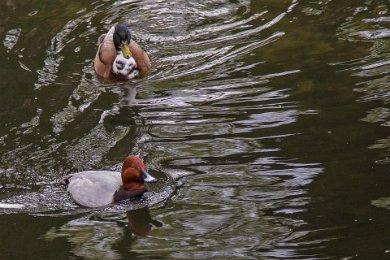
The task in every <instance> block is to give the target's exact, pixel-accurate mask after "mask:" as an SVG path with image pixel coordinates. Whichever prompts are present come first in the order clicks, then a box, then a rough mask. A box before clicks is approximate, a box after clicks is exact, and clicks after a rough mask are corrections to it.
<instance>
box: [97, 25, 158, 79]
mask: <svg viewBox="0 0 390 260" xmlns="http://www.w3.org/2000/svg"><path fill="white" fill-rule="evenodd" d="M98 45H99V47H98V49H97V52H96V55H95V60H94V69H95V72H96V74H97V75H98V76H99V77H101V78H103V79H111V80H112V79H120V80H129V79H132V78H136V77H143V76H144V75H145V74H146V73H147V72H148V71H149V70H150V68H151V64H150V59H149V56H148V54H147V53H146V51H145V50H144V49H143V48H142V47H141V46H139V45H138V43H137V42H135V41H134V39H133V38H132V34H131V32H130V30H129V28H128V27H127V26H126V25H125V24H124V23H122V22H118V23H116V24H114V25H113V26H112V27H111V28H110V30H108V32H107V33H105V34H102V35H101V36H100V37H99V39H98Z"/></svg>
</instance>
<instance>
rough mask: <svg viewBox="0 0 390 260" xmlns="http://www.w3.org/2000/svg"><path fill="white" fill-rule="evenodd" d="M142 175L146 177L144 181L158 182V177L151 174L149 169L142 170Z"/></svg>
mask: <svg viewBox="0 0 390 260" xmlns="http://www.w3.org/2000/svg"><path fill="white" fill-rule="evenodd" d="M141 173H142V177H143V178H144V182H156V181H157V179H156V178H154V177H153V176H152V175H150V174H149V173H148V172H147V171H144V170H141Z"/></svg>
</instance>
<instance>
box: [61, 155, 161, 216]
mask: <svg viewBox="0 0 390 260" xmlns="http://www.w3.org/2000/svg"><path fill="white" fill-rule="evenodd" d="M156 181H157V179H156V178H154V177H153V176H152V175H150V174H149V173H148V172H147V170H146V166H145V164H144V162H143V161H142V159H141V158H139V157H138V156H135V155H129V156H127V157H126V158H125V159H124V161H123V165H122V169H121V172H120V173H119V172H115V171H104V170H97V171H82V172H77V173H73V174H70V175H68V176H66V177H65V178H64V182H65V184H66V185H67V186H68V187H67V191H68V193H69V194H70V196H71V198H72V199H73V200H74V201H75V202H76V203H77V204H78V205H81V206H84V207H88V208H96V207H104V206H108V205H110V204H112V203H117V202H120V201H123V200H126V199H131V198H136V197H142V195H143V194H144V193H145V192H146V191H147V189H146V188H145V182H156Z"/></svg>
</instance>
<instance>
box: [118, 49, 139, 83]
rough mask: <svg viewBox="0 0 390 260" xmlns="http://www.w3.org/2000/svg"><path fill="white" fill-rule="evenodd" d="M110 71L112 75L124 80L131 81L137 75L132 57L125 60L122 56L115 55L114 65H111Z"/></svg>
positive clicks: (135, 64) (137, 71)
mask: <svg viewBox="0 0 390 260" xmlns="http://www.w3.org/2000/svg"><path fill="white" fill-rule="evenodd" d="M112 71H113V73H114V74H117V75H119V76H120V77H123V78H126V79H132V78H135V77H137V76H138V75H139V70H138V68H137V63H135V60H134V58H133V57H130V58H128V59H126V58H125V57H123V55H122V54H118V55H116V58H115V60H114V63H113V64H112Z"/></svg>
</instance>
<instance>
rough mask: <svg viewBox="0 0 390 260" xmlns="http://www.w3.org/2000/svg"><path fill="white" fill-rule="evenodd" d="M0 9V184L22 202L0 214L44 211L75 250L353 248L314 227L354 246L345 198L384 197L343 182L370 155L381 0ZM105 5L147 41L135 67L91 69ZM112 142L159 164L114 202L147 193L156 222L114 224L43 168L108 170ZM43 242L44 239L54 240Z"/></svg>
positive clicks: (211, 252) (297, 251)
mask: <svg viewBox="0 0 390 260" xmlns="http://www.w3.org/2000/svg"><path fill="white" fill-rule="evenodd" d="M379 2H380V1H379ZM4 8H5V9H3V10H6V11H0V12H1V13H3V12H4V13H3V14H4V16H3V17H4V18H0V21H1V22H2V23H1V25H0V33H1V36H2V37H3V48H2V49H1V50H0V58H1V59H2V60H3V61H2V66H3V67H4V69H3V70H1V72H0V73H1V74H0V76H1V77H2V78H3V79H4V81H3V83H0V89H1V90H4V91H3V94H2V95H1V97H0V101H1V102H0V104H1V105H0V118H1V121H2V122H4V123H3V128H2V129H0V146H1V150H0V181H1V184H0V185H1V186H0V190H1V194H0V199H1V203H9V204H10V205H16V206H15V207H17V205H25V206H24V207H23V208H14V209H2V211H1V212H2V213H13V214H2V215H1V216H2V217H3V219H4V220H2V221H3V222H4V223H7V221H12V216H14V215H17V216H19V214H21V215H22V214H23V213H28V214H31V215H33V216H34V218H35V221H36V223H37V225H39V223H41V222H42V223H43V222H45V221H46V220H47V218H55V219H60V220H61V221H58V222H61V223H58V222H56V224H53V225H52V226H50V227H49V228H47V229H41V230H40V234H39V236H40V237H41V238H44V239H42V240H45V243H50V244H54V242H55V243H57V244H64V243H66V244H67V245H68V244H70V247H71V249H70V252H67V251H66V252H65V254H66V255H72V256H79V257H87V258H88V257H95V258H96V257H98V256H99V257H102V258H107V259H116V258H125V257H138V258H158V257H161V258H167V259H172V258H178V259H190V258H200V259H204V258H226V257H229V258H235V259H258V258H261V257H265V258H277V259H279V258H327V257H330V258H332V257H340V258H341V257H350V256H352V255H354V254H355V253H356V251H358V250H360V249H359V247H354V246H349V247H348V246H346V247H348V248H349V249H350V250H347V251H346V252H342V253H340V251H338V248H335V247H334V246H333V244H332V241H333V240H336V241H339V243H340V247H342V246H345V245H349V243H350V244H352V245H355V243H357V242H356V241H352V242H350V241H347V242H345V241H346V240H345V238H346V237H348V235H346V234H345V233H343V231H345V230H346V229H348V228H352V227H350V226H349V225H352V224H351V222H352V223H354V220H356V219H359V217H361V216H367V219H368V218H370V217H371V218H372V214H373V213H372V212H371V210H370V208H369V209H367V207H371V205H370V203H366V202H363V201H371V200H373V205H379V204H378V203H377V202H378V201H379V200H375V199H378V198H386V197H388V196H389V195H388V194H386V192H379V190H380V189H379V190H378V192H376V193H375V194H372V195H371V194H370V196H369V197H364V199H362V197H359V196H360V195H357V194H355V193H358V192H359V191H361V192H362V193H364V192H365V191H366V190H371V188H370V187H371V186H369V185H371V182H370V181H371V179H370V180H366V179H365V177H363V176H365V175H363V174H361V175H359V173H360V171H363V170H366V169H371V168H370V167H371V164H378V165H382V164H388V153H389V147H390V145H388V143H389V138H388V134H382V132H386V131H382V132H381V134H377V135H375V136H374V138H372V133H376V132H377V129H376V125H379V127H381V128H382V127H388V125H389V123H388V115H389V114H390V113H389V109H388V108H387V107H386V104H387V103H388V102H387V101H388V100H387V97H388V94H387V92H388V91H387V88H388V85H389V84H388V79H389V77H388V71H389V64H390V63H389V57H388V56H389V55H388V54H389V52H388V49H389V48H388V46H389V41H388V36H389V33H388V28H387V27H386V25H387V24H388V21H389V19H388V10H387V9H388V8H387V6H386V5H385V4H375V5H374V4H370V3H367V4H364V5H360V4H355V5H354V6H349V5H348V4H347V3H344V4H339V5H336V4H335V3H333V2H332V1H322V2H319V3H314V2H311V3H305V2H302V1H295V0H293V1H281V2H278V3H275V2H274V1H265V2H262V3H260V2H254V1H247V0H240V1H225V0H218V1H207V2H204V3H201V2H196V1H180V0H179V1H174V2H172V1H171V2H166V1H157V2H156V1H116V2H114V3H111V2H109V1H95V2H94V1H90V2H89V3H85V2H78V1H75V2H72V1H58V3H56V6H51V5H48V4H47V5H44V4H39V3H38V1H32V2H31V3H28V4H26V5H23V4H21V3H14V1H7V2H6V4H5V7H4ZM22 10H23V11H22ZM6 12H9V14H8V13H6ZM11 15H13V16H15V20H13V21H11V20H10V19H9V18H8V17H11ZM54 16H55V18H53V17H54ZM118 20H122V21H124V22H126V23H129V24H131V28H132V30H133V35H134V38H135V39H136V40H137V41H138V42H140V43H141V45H142V46H144V47H145V49H146V50H147V51H148V52H149V54H150V56H151V59H152V63H153V67H152V71H151V73H150V74H149V75H148V76H146V77H145V78H144V79H139V80H134V81H131V82H129V83H118V82H101V81H99V80H98V79H96V78H95V75H94V72H93V66H92V58H93V55H94V52H95V50H96V39H97V38H98V36H99V35H100V34H101V33H103V32H105V30H107V29H108V28H109V27H110V26H111V24H112V23H114V22H116V21H118ZM38 25H42V26H38ZM43 25H45V26H43ZM349 44H350V45H349ZM349 46H354V47H355V48H350V47H349ZM370 102H375V105H372V103H370ZM362 111H363V112H362ZM348 124H349V125H348ZM367 124H373V125H374V126H371V125H370V126H367ZM359 127H360V129H362V130H360V131H361V132H362V133H360V132H359V131H357V130H355V129H359ZM371 127H373V128H375V129H374V130H372V129H371ZM362 136H363V137H365V139H364V141H362V140H361V139H363V138H362ZM374 150H381V153H382V154H381V155H380V156H378V155H377V154H376V152H375V151H374ZM129 153H135V154H140V155H141V156H142V157H143V158H144V159H145V161H146V164H147V165H148V167H149V170H150V171H151V172H152V173H153V174H154V175H156V176H157V177H159V178H160V179H161V182H160V186H158V187H154V188H153V187H151V188H150V191H151V192H150V194H149V196H148V197H147V203H143V202H141V203H140V204H131V206H130V208H131V209H133V210H138V208H142V207H143V206H145V204H149V206H150V208H151V209H150V215H151V216H152V218H153V219H156V221H159V222H161V224H162V225H157V226H154V227H153V228H152V229H151V231H150V235H148V236H146V237H138V236H134V235H130V234H129V233H128V231H127V230H128V227H126V226H125V224H124V223H125V222H126V220H124V219H123V218H124V217H125V214H124V212H125V211H126V210H128V209H129V205H116V206H112V207H109V208H107V209H99V210H97V211H91V210H86V209H82V208H80V207H78V206H77V205H75V204H74V203H73V202H72V201H71V199H70V198H69V196H68V195H67V194H66V192H65V188H64V187H63V186H61V185H59V183H58V182H59V180H60V179H61V177H63V176H65V175H66V174H68V173H71V172H75V171H81V170H87V169H111V170H118V169H119V168H120V164H121V163H120V162H121V160H122V158H123V157H124V156H125V155H127V154H129ZM354 157H356V158H354ZM363 163H365V164H364V165H363ZM356 165H358V166H356ZM359 166H360V167H359ZM376 172H377V174H378V175H377V176H380V177H378V178H381V179H383V180H387V179H386V177H384V176H383V175H382V174H381V173H383V172H382V171H380V170H377V171H376ZM335 175H337V178H335V177H333V176H335ZM350 176H353V178H352V177H350ZM356 178H361V179H359V181H355V180H356ZM339 183H344V184H343V185H345V186H347V188H346V189H345V187H344V186H343V187H341V188H339V187H338V186H337V185H339ZM362 183H368V184H367V186H364V185H363V184H362ZM382 189H383V190H385V189H384V187H382ZM344 190H347V191H348V192H349V193H348V194H344V193H343V192H344ZM351 194H355V195H356V196H353V195H351ZM333 196H334V197H333ZM355 199H356V200H355ZM380 201H387V200H386V199H382V200H380ZM350 205H358V206H356V207H352V206H350ZM0 206H1V204H0ZM379 207H382V208H386V205H385V206H383V205H382V206H379ZM347 210H348V211H347ZM148 212H149V211H148ZM339 212H342V213H344V214H341V215H342V216H340V213H339ZM356 212H358V213H359V214H356V215H354V214H355V213H356ZM377 217H378V219H380V218H381V217H382V216H377ZM361 218H363V217H361ZM332 221H333V222H332ZM347 227H348V228H347ZM377 235H378V234H377ZM378 236H379V235H378ZM25 237H28V238H32V239H35V237H34V235H31V234H29V233H28V234H25ZM59 238H66V242H64V241H61V242H59V241H60V240H59ZM11 244H12V242H11ZM377 246H378V245H375V246H373V248H375V249H376V248H377ZM379 246H381V245H379ZM379 246H378V247H379ZM9 248H12V245H10V246H9ZM61 248H63V249H58V246H54V245H53V251H54V250H66V249H64V248H68V247H64V246H62V247H61ZM327 248H329V249H327ZM332 249H334V250H332ZM382 249H383V248H381V250H382ZM378 250H379V249H378ZM0 251H1V250H0ZM30 251H31V250H30ZM7 252H9V251H7ZM376 252H379V251H376ZM381 252H382V253H383V252H385V250H382V251H381ZM15 254H16V253H15ZM37 254H38V255H39V253H37ZM9 255H12V253H11V254H9ZM9 255H8V256H9ZM363 255H364V254H363ZM376 255H378V256H381V253H376ZM1 256H2V255H1V254H0V258H1ZM40 256H42V257H43V255H40Z"/></svg>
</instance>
